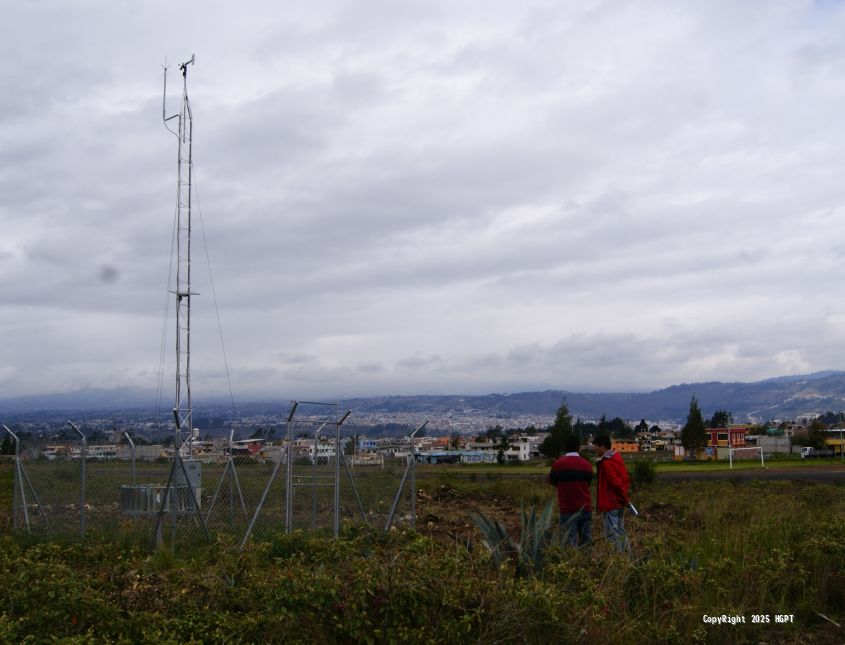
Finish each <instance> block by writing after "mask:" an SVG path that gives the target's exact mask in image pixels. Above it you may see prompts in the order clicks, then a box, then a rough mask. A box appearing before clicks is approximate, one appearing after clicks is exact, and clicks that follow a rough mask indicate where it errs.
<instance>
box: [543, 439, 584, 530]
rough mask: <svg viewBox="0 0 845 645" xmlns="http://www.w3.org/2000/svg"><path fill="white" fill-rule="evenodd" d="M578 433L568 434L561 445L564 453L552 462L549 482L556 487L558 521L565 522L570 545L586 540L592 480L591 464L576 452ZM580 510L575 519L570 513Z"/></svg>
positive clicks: (563, 523) (578, 446)
mask: <svg viewBox="0 0 845 645" xmlns="http://www.w3.org/2000/svg"><path fill="white" fill-rule="evenodd" d="M580 443H581V442H580V441H578V437H576V436H575V435H570V436H568V437H567V438H566V441H565V443H564V447H565V448H566V454H565V455H563V456H562V457H560V458H559V459H557V460H556V461H555V463H553V464H552V470H551V472H550V473H549V483H550V484H551V485H552V486H556V487H557V502H558V506H560V523H561V525H566V523H567V522H570V520H572V521H571V522H570V523H569V529H568V532H569V534H568V535H567V541H568V542H569V544H570V545H572V546H578V544H579V543H580V544H582V545H583V544H589V543H590V524H591V522H592V519H593V515H592V513H591V512H590V507H591V502H590V482H591V481H592V480H593V466H592V464H590V462H589V461H587V460H586V459H584V458H583V457H582V456H581V455H579V454H578V449H579V448H580V447H581V446H580V445H579V444H580ZM579 511H580V514H579V515H578V517H577V518H576V519H572V518H573V516H574V515H575V514H576V513H578V512H579Z"/></svg>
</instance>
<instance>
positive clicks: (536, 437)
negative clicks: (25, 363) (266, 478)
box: [37, 424, 842, 467]
mask: <svg viewBox="0 0 845 645" xmlns="http://www.w3.org/2000/svg"><path fill="white" fill-rule="evenodd" d="M801 429H802V427H801V426H799V425H791V426H790V425H787V426H783V427H781V428H778V429H770V430H768V431H767V432H766V433H765V434H761V433H760V428H759V427H758V426H752V425H747V424H745V425H743V424H733V425H731V426H730V427H727V428H710V429H708V430H707V445H706V446H705V447H704V448H702V449H701V450H699V451H698V452H697V454H696V455H695V457H696V459H727V458H728V454H729V452H730V449H738V448H751V447H758V448H762V451H763V453H764V454H767V455H768V454H773V453H790V452H799V451H800V449H801V447H800V446H799V445H793V443H794V442H793V435H794V434H795V432H796V431H797V430H801ZM546 436H547V434H546V433H544V432H538V433H534V434H530V435H528V434H520V435H513V436H511V437H509V438H508V441H507V442H506V443H505V444H502V443H498V442H495V441H478V440H475V439H472V438H468V437H466V436H456V435H452V436H441V437H437V436H425V437H417V438H414V439H413V440H411V439H409V438H408V437H388V438H367V437H364V436H354V437H344V438H341V439H340V443H339V449H340V450H341V451H342V452H343V454H344V456H346V458H347V460H348V462H349V463H350V465H352V466H353V467H354V466H356V465H359V466H366V465H383V464H384V460H385V459H396V458H407V457H409V456H413V457H414V458H415V459H416V461H417V462H419V463H428V464H437V463H441V464H442V463H496V462H527V461H531V460H533V459H539V458H541V457H542V455H541V453H540V444H541V443H542V442H543V440H544V439H545V438H546ZM591 438H592V437H585V438H584V440H583V443H584V444H585V447H588V446H589V442H590V439H591ZM412 441H413V444H412ZM611 442H612V447H613V449H614V450H617V451H619V452H621V453H642V452H656V453H661V452H662V453H664V454H665V455H666V457H667V458H671V459H675V460H682V459H687V458H689V457H691V455H688V454H687V451H686V450H685V449H684V446H683V445H681V438H680V432H679V431H678V430H665V431H661V432H653V433H652V432H645V433H640V434H638V435H637V436H636V438H611ZM828 444H829V445H830V446H831V447H832V448H833V450H835V451H836V452H837V453H838V452H840V451H841V450H842V445H841V444H842V440H841V438H840V439H838V440H837V438H836V436H835V434H834V433H831V435H830V439H829V440H828ZM286 448H287V440H285V439H281V440H268V439H266V438H253V439H244V440H238V441H230V440H229V439H227V438H218V439H211V440H199V439H194V440H193V441H192V443H191V446H190V452H191V455H192V458H193V459H195V460H198V461H203V462H207V463H214V462H224V461H226V460H227V459H229V458H230V457H236V458H237V457H240V458H247V459H254V460H256V461H263V462H266V461H274V460H276V459H282V460H284V458H285V454H286ZM336 449H337V447H336V445H335V440H334V438H333V437H316V438H315V437H300V438H297V439H295V440H294V441H293V458H294V459H295V460H302V461H304V462H308V463H314V462H316V463H325V462H329V461H331V460H333V459H334V457H335V453H336ZM183 450H184V449H183ZM172 451H173V448H172V447H166V446H163V445H137V446H132V445H127V444H126V443H105V444H94V445H87V446H86V459H91V460H100V459H121V460H129V459H133V458H134V459H137V460H156V459H169V458H170V457H172V454H173V452H172ZM733 452H734V458H735V457H736V456H737V453H739V452H741V451H736V450H734V451H733ZM80 454H81V446H80V444H79V443H72V444H54V445H47V446H45V447H43V448H42V449H40V452H39V454H38V455H37V456H38V457H42V458H47V459H56V458H65V459H79V457H80Z"/></svg>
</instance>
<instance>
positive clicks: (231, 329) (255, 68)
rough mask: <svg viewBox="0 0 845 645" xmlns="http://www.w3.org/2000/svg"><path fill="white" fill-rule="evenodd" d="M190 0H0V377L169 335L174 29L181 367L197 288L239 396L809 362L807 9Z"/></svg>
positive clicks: (812, 37)
mask: <svg viewBox="0 0 845 645" xmlns="http://www.w3.org/2000/svg"><path fill="white" fill-rule="evenodd" d="M198 8H199V7H198V5H193V4H192V3H183V4H180V5H178V6H173V5H166V4H164V3H152V4H149V3H148V4H145V5H143V7H142V6H140V5H139V6H135V7H122V6H120V7H118V6H117V5H112V4H108V3H102V2H93V3H87V4H85V5H82V6H76V5H69V4H66V5H62V4H61V3H60V4H58V5H57V4H48V3H18V4H15V5H10V6H8V7H4V8H3V10H2V15H0V55H3V56H4V59H5V60H14V61H17V64H15V65H7V66H5V67H4V68H3V69H2V70H0V84H2V86H3V87H4V89H5V91H4V92H2V93H0V195H2V197H0V222H2V234H0V314H2V315H0V338H3V339H4V340H5V341H6V342H4V343H2V344H0V365H2V366H3V367H2V369H0V386H2V388H3V392H2V394H0V396H12V395H16V394H26V393H35V392H47V391H52V390H68V389H75V388H77V387H83V386H112V385H117V384H127V385H140V386H145V385H146V386H149V387H152V386H153V385H154V382H155V380H156V376H155V375H156V370H157V363H158V357H159V354H160V349H161V341H162V330H163V331H164V332H165V333H166V334H168V336H167V337H165V356H166V357H167V356H169V355H170V353H172V352H170V345H171V344H172V342H173V339H172V327H173V321H172V315H173V312H172V303H170V304H169V308H170V318H169V319H168V321H167V323H166V324H165V323H164V321H163V320H162V317H163V313H164V309H165V303H166V302H167V298H168V295H167V289H166V281H167V276H168V258H169V257H170V245H171V236H172V225H173V220H172V218H173V208H174V203H173V199H174V194H175V178H176V168H175V163H174V160H175V155H176V149H175V140H174V139H173V137H172V136H171V135H169V134H167V133H166V132H165V131H164V129H163V128H162V127H161V122H160V113H161V95H160V92H161V67H160V66H161V63H162V62H163V60H164V58H165V56H168V57H169V60H170V64H171V76H170V81H169V86H168V89H169V94H170V96H169V101H168V111H169V112H172V110H174V109H175V106H176V105H177V101H178V92H179V79H178V77H177V74H175V73H174V72H175V67H174V61H179V60H184V59H185V58H187V57H188V56H189V55H190V53H191V52H193V51H196V53H197V65H196V66H195V67H192V68H191V70H190V72H189V81H190V90H191V96H192V100H193V108H194V115H195V119H196V122H195V142H194V159H195V162H196V167H195V170H196V173H195V179H196V180H197V181H196V185H197V187H198V194H197V196H196V197H197V200H196V203H195V206H196V208H195V221H194V229H193V231H194V235H193V242H194V247H193V258H194V265H193V268H194V271H193V278H194V287H195V290H196V291H198V292H199V293H200V294H201V295H199V296H197V297H196V298H194V299H193V310H192V322H193V323H194V334H193V336H192V342H193V349H194V351H195V356H194V357H193V361H194V364H193V365H194V370H193V374H194V378H195V379H196V384H197V386H196V390H197V391H198V392H199V391H202V390H203V388H205V389H207V390H213V391H217V390H221V389H225V388H226V379H225V377H224V369H223V361H222V355H221V351H220V341H219V339H218V338H217V313H216V311H215V307H214V300H215V296H216V300H217V304H218V306H219V315H220V319H221V322H222V325H223V329H224V334H225V339H226V349H227V355H228V357H229V360H230V363H231V366H230V367H231V376H232V380H233V386H234V387H235V389H236V391H237V392H239V393H242V394H244V395H247V394H249V393H251V392H263V393H271V394H277V395H279V396H282V397H283V398H286V397H290V396H301V395H307V396H315V397H316V396H342V395H347V394H349V395H352V394H371V393H410V392H484V391H489V390H511V391H513V390H517V389H528V388H535V387H537V388H546V387H562V388H568V389H591V390H596V389H644V388H651V387H659V386H665V385H669V384H671V383H675V382H679V381H697V380H711V379H720V380H746V379H755V378H763V377H768V376H774V375H778V374H783V373H786V372H795V371H804V370H808V371H809V370H816V369H827V368H837V367H841V365H842V362H843V359H845V356H842V352H840V351H839V350H838V349H837V348H838V347H841V346H845V345H843V343H842V341H843V335H845V334H843V329H845V326H843V323H845V309H843V306H842V305H840V304H838V300H839V299H838V298H836V294H837V293H838V290H839V284H838V282H839V280H838V275H839V273H840V271H839V268H840V266H841V263H842V256H843V247H842V243H841V240H842V239H845V219H843V218H842V217H841V215H842V207H841V204H842V203H843V197H845V188H844V187H843V184H842V181H841V177H842V174H843V159H842V155H841V153H840V151H839V149H838V147H837V146H836V144H835V142H836V141H837V140H838V139H840V138H842V135H843V134H845V133H843V128H845V126H843V125H842V123H841V118H840V115H839V114H838V107H837V106H838V105H841V104H842V101H843V99H845V83H843V79H845V64H844V63H843V61H845V44H843V42H842V40H841V37H840V35H841V33H842V30H843V28H845V10H843V7H842V5H841V4H840V3H836V2H833V3H830V2H825V3H815V4H810V3H798V2H794V1H792V0H780V1H778V2H774V3H767V4H766V5H765V6H763V5H754V4H748V3H744V4H737V3H732V2H727V1H726V0H725V1H721V0H720V1H717V2H711V3H706V4H702V3H694V2H680V3H673V4H671V5H668V4H662V5H661V4H659V3H658V4H655V5H643V4H642V3H635V2H622V3H618V2H613V3H611V2H603V1H600V2H595V3H590V4H589V5H585V6H584V7H579V8H572V7H567V6H565V5H559V6H557V5H556V6H550V5H547V4H541V3H528V4H527V5H525V4H523V5H519V6H517V5H514V4H512V3H505V2H491V3H486V4H485V6H484V10H483V11H482V10H481V9H480V8H479V7H478V6H477V5H475V4H474V3H464V2H457V3H430V2H426V3H422V2H414V3H403V5H402V6H401V8H400V7H398V6H395V5H394V4H393V3H390V2H384V1H378V2H367V3H364V4H360V3H359V4H354V5H353V4H350V3H347V2H340V1H338V2H331V3H322V4H319V5H315V4H313V3H312V4H301V3H294V4H293V5H290V6H287V5H286V6H285V7H282V8H279V7H278V6H277V5H275V4H271V3H265V2H257V1H256V2H247V3H246V5H244V6H240V5H239V6H238V7H237V8H235V7H234V6H233V7H223V6H221V7H216V8H215V10H214V11H208V10H198ZM199 9H201V8H199ZM164 14H166V15H167V19H166V20H162V19H161V17H162V15H164ZM189 16H190V17H191V21H190V23H188V22H186V19H187V18H188V17H189ZM184 24H190V25H191V27H190V29H188V30H187V31H186V30H184V29H182V28H180V27H179V26H180V25H184ZM200 215H201V219H200ZM203 233H205V235H207V239H206V238H205V237H204V235H203ZM206 246H207V248H208V253H209V255H210V256H211V258H210V259H211V262H210V264H211V267H212V269H213V278H214V282H213V285H212V281H211V277H210V275H209V270H208V266H209V263H208V262H207V260H206ZM212 287H213V288H212ZM171 362H172V361H169V360H167V361H165V363H166V367H167V369H171V365H170V363H171ZM167 378H170V377H167ZM165 382H169V381H167V380H166V381H165ZM282 393H284V394H282Z"/></svg>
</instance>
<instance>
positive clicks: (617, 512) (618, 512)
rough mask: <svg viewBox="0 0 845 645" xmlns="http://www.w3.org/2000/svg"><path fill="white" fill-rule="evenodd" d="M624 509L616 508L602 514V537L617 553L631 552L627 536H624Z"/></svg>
mask: <svg viewBox="0 0 845 645" xmlns="http://www.w3.org/2000/svg"><path fill="white" fill-rule="evenodd" d="M624 514H625V509H624V508H617V509H614V510H612V511H606V512H605V513H604V536H605V537H606V538H607V539H608V540H609V541H610V543H611V544H613V546H614V548H615V549H616V550H617V551H627V552H628V553H630V552H631V545H630V544H628V536H627V535H625V519H624Z"/></svg>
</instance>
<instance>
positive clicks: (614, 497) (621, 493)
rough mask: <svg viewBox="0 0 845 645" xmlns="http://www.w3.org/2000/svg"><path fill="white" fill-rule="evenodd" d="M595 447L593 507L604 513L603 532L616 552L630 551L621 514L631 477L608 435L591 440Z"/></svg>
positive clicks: (622, 513) (623, 511)
mask: <svg viewBox="0 0 845 645" xmlns="http://www.w3.org/2000/svg"><path fill="white" fill-rule="evenodd" d="M593 447H594V448H595V450H596V454H597V455H598V457H599V458H598V459H597V460H596V510H597V511H598V512H599V513H604V535H605V537H606V538H607V539H608V540H610V541H611V542H612V543H613V546H614V547H616V550H617V551H628V552H630V551H631V546H630V544H628V537H627V536H626V535H625V523H624V519H623V515H624V513H625V507H626V506H628V501H629V500H628V490H629V489H630V487H631V478H630V477H629V476H628V471H627V470H626V468H625V462H623V461H622V456H621V455H620V454H619V453H618V452H616V451H615V450H611V449H610V437H608V436H607V435H599V436H598V437H596V438H595V439H593Z"/></svg>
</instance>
